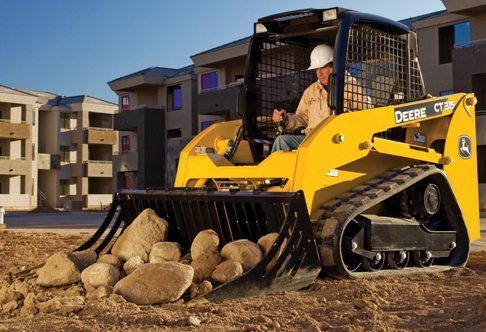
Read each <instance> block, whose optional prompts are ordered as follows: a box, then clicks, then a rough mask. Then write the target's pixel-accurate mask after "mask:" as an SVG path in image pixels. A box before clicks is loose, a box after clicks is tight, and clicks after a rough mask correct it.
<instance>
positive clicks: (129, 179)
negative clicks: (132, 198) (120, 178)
mask: <svg viewBox="0 0 486 332" xmlns="http://www.w3.org/2000/svg"><path fill="white" fill-rule="evenodd" d="M125 189H132V177H131V176H130V175H128V174H125Z"/></svg>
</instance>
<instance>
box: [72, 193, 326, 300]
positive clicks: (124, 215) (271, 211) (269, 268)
mask: <svg viewBox="0 0 486 332" xmlns="http://www.w3.org/2000/svg"><path fill="white" fill-rule="evenodd" d="M146 208H151V209H153V210H154V211H155V212H156V213H157V214H158V215H159V216H160V217H162V218H164V219H166V220H167V222H168V223H169V232H168V238H167V241H173V242H177V243H179V244H180V245H181V247H182V249H183V251H187V250H189V249H190V247H191V243H192V240H194V238H195V237H196V235H197V234H198V233H199V232H200V231H202V230H205V229H212V230H214V231H216V232H217V233H218V235H219V238H220V245H221V247H222V246H224V245H225V244H226V243H229V242H232V241H235V240H239V239H249V240H251V241H253V242H257V241H258V239H259V238H260V237H262V236H263V235H266V234H268V233H278V234H279V235H278V237H277V239H276V241H275V243H274V245H273V247H272V249H271V250H270V251H269V252H268V254H267V255H265V256H264V257H263V259H262V261H261V262H260V263H259V264H258V265H257V266H255V267H254V268H252V269H251V270H249V271H247V272H246V273H245V274H244V275H243V276H241V277H240V278H238V279H236V280H233V281H231V282H229V283H226V284H224V285H221V286H219V287H217V288H215V289H214V290H213V291H212V292H210V293H209V294H206V295H205V297H206V298H207V299H208V300H210V301H212V302H219V301H223V300H226V299H231V298H238V297H246V296H255V295H263V294H270V293H277V292H282V291H289V290H298V289H301V288H304V287H306V286H308V285H310V284H311V283H312V282H313V281H314V279H315V278H316V277H317V275H318V273H319V271H320V270H321V263H320V259H319V254H318V250H317V245H316V242H315V240H314V236H313V234H312V226H311V223H310V220H309V213H308V212H307V207H306V204H305V198H304V194H303V192H302V191H298V192H295V193H268V192H252V193H250V192H238V191H228V192H217V191H207V190H196V189H189V188H184V189H174V190H147V191H123V192H120V193H117V194H116V196H115V198H114V200H113V204H112V206H111V208H110V211H109V212H108V214H107V217H106V218H105V220H104V222H103V224H102V225H101V226H100V228H99V229H98V230H97V231H96V232H95V234H94V235H93V236H92V237H91V238H90V239H89V240H88V241H86V243H84V244H83V245H81V246H80V247H79V248H77V249H76V251H80V250H86V249H90V248H91V249H94V250H95V251H96V252H97V253H98V254H100V253H102V252H109V250H110V246H111V244H112V243H113V241H114V240H115V239H116V237H117V236H119V234H121V232H123V230H124V229H126V227H128V226H129V225H130V224H131V222H132V221H133V220H134V219H135V217H136V216H137V215H138V214H139V213H140V212H142V211H143V210H144V209H146ZM270 263H272V264H270Z"/></svg>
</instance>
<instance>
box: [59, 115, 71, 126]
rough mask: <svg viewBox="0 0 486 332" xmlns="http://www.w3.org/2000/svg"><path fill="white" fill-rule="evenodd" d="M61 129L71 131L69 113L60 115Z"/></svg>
mask: <svg viewBox="0 0 486 332" xmlns="http://www.w3.org/2000/svg"><path fill="white" fill-rule="evenodd" d="M61 128H63V129H71V124H70V118H69V113H61Z"/></svg>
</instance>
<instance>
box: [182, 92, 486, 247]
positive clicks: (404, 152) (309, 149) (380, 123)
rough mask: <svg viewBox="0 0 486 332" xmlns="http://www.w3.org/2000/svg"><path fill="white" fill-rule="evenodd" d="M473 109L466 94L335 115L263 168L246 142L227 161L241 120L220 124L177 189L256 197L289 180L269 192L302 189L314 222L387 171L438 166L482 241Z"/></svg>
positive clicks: (196, 143) (191, 148) (187, 165)
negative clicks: (223, 184)
mask: <svg viewBox="0 0 486 332" xmlns="http://www.w3.org/2000/svg"><path fill="white" fill-rule="evenodd" d="M426 103H429V105H430V103H434V104H433V106H434V108H435V110H436V112H437V113H438V115H436V116H434V115H432V116H427V117H425V116H424V113H421V112H422V111H423V108H422V106H423V105H425V104H426ZM474 105H475V98H474V95H473V94H464V93H460V94H454V95H450V96H448V97H436V98H428V99H424V100H421V101H417V102H413V103H409V104H401V105H395V106H387V107H380V108H375V109H368V110H366V111H356V112H347V113H343V114H341V115H338V116H334V115H333V116H330V117H328V118H327V119H326V120H324V121H323V122H322V123H320V124H319V125H318V126H317V127H316V128H315V129H314V130H313V131H312V132H311V133H309V134H308V135H307V136H306V138H305V139H304V141H303V142H302V143H301V145H300V146H299V148H298V149H297V150H294V151H290V152H286V151H277V152H275V153H272V154H271V155H269V156H268V157H267V158H265V159H264V160H263V161H262V162H260V163H258V164H255V163H254V162H253V160H252V157H251V153H250V149H249V145H248V142H246V141H245V140H243V141H242V142H241V143H240V144H239V145H238V148H237V150H236V153H235V154H234V156H233V157H232V158H231V159H228V158H226V157H225V156H224V154H225V152H226V150H227V147H228V144H229V143H230V142H231V139H232V138H233V137H235V135H236V133H237V131H238V129H239V127H240V126H241V120H235V121H228V122H221V123H216V124H213V125H212V126H211V127H209V128H207V129H206V130H204V131H202V132H201V133H200V134H199V135H197V136H196V137H195V138H194V139H193V140H192V141H191V142H190V143H188V144H187V146H186V147H185V148H184V149H183V151H182V152H181V155H180V159H179V167H178V170H177V177H176V180H175V186H176V187H194V188H197V187H202V186H204V185H206V184H207V183H208V181H209V182H210V181H216V182H217V181H219V180H225V181H227V182H228V181H229V182H231V181H234V182H235V183H249V184H250V185H249V190H251V189H252V188H253V187H252V185H251V184H255V183H261V182H264V181H271V180H272V179H286V181H285V184H284V185H282V186H270V187H267V188H266V190H267V191H284V192H296V191H298V190H302V191H303V192H304V194H305V199H306V203H307V209H308V212H309V215H310V216H311V219H312V218H313V217H317V215H318V214H319V208H320V206H321V205H322V204H323V203H325V202H327V201H329V200H331V199H333V198H334V197H337V196H339V195H340V194H342V193H345V192H346V191H348V190H350V189H351V188H353V187H356V186H357V185H359V184H362V183H365V182H366V181H368V180H370V179H373V178H374V177H376V176H378V175H379V174H381V173H383V172H384V171H386V170H389V169H392V168H399V167H404V166H407V165H418V164H434V165H436V166H437V167H438V168H440V169H442V170H443V171H444V172H445V174H446V177H447V179H448V181H449V183H450V185H451V187H452V190H453V193H454V196H455V199H456V200H457V203H458V205H459V207H460V210H461V213H462V215H463V218H464V220H465V223H466V227H467V230H468V236H469V241H470V242H472V241H474V240H476V239H478V238H479V235H480V229H479V213H478V211H479V199H478V181H477V158H476V138H475V111H474ZM404 106H410V109H411V111H408V112H407V114H406V115H405V117H406V119H405V120H408V121H406V122H403V123H399V124H397V123H396V122H397V118H396V112H395V110H396V109H397V108H398V107H404ZM415 106H416V107H415ZM402 116H403V115H402ZM401 120H403V119H401ZM394 127H403V128H406V140H405V142H397V141H393V140H389V139H385V138H381V137H379V133H382V132H385V131H387V130H389V129H391V128H394ZM463 136H467V137H469V138H470V149H471V150H470V151H469V157H468V158H466V159H465V158H463V157H461V155H460V138H461V137H463ZM414 137H415V138H414ZM417 137H418V138H419V139H417ZM437 142H442V144H443V148H442V149H436V148H434V146H435V145H434V144H437ZM201 147H202V148H201ZM208 148H209V149H208ZM207 151H211V152H209V153H208V152H207Z"/></svg>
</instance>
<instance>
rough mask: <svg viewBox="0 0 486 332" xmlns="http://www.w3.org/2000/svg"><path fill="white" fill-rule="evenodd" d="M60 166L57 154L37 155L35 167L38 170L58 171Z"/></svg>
mask: <svg viewBox="0 0 486 332" xmlns="http://www.w3.org/2000/svg"><path fill="white" fill-rule="evenodd" d="M60 166H61V163H60V156H59V155H58V154H49V153H39V158H38V159H37V167H38V168H39V169H40V170H49V169H58V168H59V167H60Z"/></svg>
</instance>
